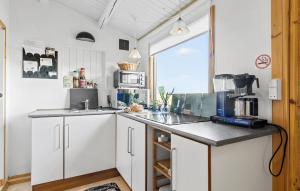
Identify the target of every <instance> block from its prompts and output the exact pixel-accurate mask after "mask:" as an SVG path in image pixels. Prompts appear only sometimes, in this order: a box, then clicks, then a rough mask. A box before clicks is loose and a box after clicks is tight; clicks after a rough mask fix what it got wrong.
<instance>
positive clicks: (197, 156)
mask: <svg viewBox="0 0 300 191" xmlns="http://www.w3.org/2000/svg"><path fill="white" fill-rule="evenodd" d="M171 158H172V190H176V191H187V190H197V191H208V176H209V174H208V146H207V145H204V144H201V143H199V142H195V141H193V140H190V139H186V138H183V137H181V136H177V135H174V134H172V135H171Z"/></svg>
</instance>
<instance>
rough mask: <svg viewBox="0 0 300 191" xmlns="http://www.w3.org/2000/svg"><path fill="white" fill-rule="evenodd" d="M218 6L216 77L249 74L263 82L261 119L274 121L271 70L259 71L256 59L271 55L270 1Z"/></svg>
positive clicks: (225, 0)
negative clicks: (221, 74)
mask: <svg viewBox="0 0 300 191" xmlns="http://www.w3.org/2000/svg"><path fill="white" fill-rule="evenodd" d="M215 5H216V37H215V38H216V39H215V41H216V46H215V48H216V68H215V69H216V73H217V74H220V73H233V74H240V73H249V74H254V75H256V76H257V77H258V78H259V80H260V86H261V88H260V89H259V90H257V91H256V95H257V96H258V98H259V115H260V116H261V117H264V118H267V119H269V120H270V119H271V118H272V104H271V101H269V100H268V83H269V81H270V80H271V69H265V70H258V69H256V68H255V60H256V57H257V56H259V55H260V54H269V55H271V1H270V0H251V1H249V0H215Z"/></svg>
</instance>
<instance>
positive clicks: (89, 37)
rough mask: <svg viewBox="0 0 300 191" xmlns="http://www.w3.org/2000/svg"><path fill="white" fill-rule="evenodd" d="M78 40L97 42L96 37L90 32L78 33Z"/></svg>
mask: <svg viewBox="0 0 300 191" xmlns="http://www.w3.org/2000/svg"><path fill="white" fill-rule="evenodd" d="M76 40H82V41H87V42H95V37H94V36H93V35H92V34H91V33H88V32H80V33H78V34H77V35H76Z"/></svg>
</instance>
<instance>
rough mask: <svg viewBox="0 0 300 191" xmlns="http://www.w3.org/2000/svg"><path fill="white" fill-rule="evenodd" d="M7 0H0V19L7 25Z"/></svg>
mask: <svg viewBox="0 0 300 191" xmlns="http://www.w3.org/2000/svg"><path fill="white" fill-rule="evenodd" d="M8 12H9V0H0V19H1V20H2V21H3V22H4V23H5V24H6V25H8V22H9V14H8Z"/></svg>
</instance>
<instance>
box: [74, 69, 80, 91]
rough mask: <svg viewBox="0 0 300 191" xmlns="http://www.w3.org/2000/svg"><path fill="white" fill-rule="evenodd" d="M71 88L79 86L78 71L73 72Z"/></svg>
mask: <svg viewBox="0 0 300 191" xmlns="http://www.w3.org/2000/svg"><path fill="white" fill-rule="evenodd" d="M73 88H79V72H78V71H74V72H73Z"/></svg>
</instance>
